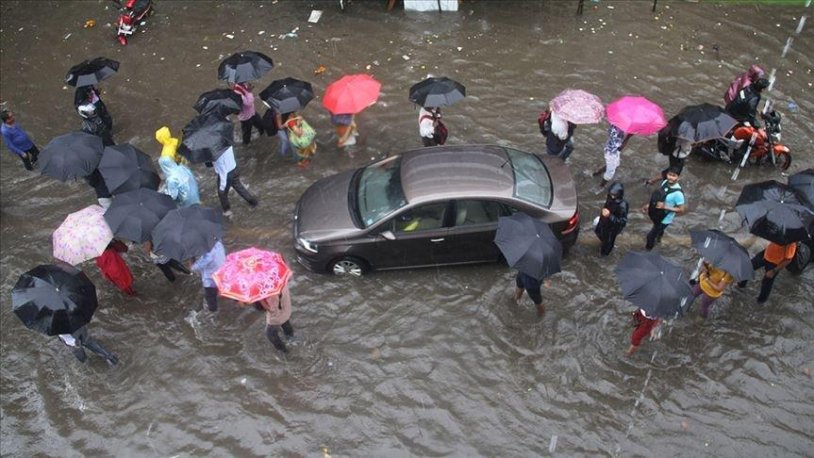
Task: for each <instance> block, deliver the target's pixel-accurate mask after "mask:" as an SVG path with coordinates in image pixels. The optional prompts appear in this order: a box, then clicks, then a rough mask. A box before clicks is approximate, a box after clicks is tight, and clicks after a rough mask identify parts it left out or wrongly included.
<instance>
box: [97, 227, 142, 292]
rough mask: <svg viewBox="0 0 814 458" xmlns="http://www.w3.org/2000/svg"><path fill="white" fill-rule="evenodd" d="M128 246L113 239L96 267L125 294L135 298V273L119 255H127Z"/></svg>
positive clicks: (98, 259)
mask: <svg viewBox="0 0 814 458" xmlns="http://www.w3.org/2000/svg"><path fill="white" fill-rule="evenodd" d="M126 252H127V245H125V244H124V243H122V242H120V241H118V240H116V239H113V241H111V242H110V244H108V246H107V248H105V251H104V252H103V253H102V255H101V256H99V257H98V258H96V265H97V266H98V267H99V270H101V271H102V275H103V276H104V277H105V278H107V279H108V280H110V282H111V283H113V284H114V285H116V287H117V288H119V289H120V290H121V291H122V292H123V293H124V294H127V295H128V296H135V295H136V291H135V290H134V289H133V273H132V272H130V268H129V267H127V264H126V263H125V262H124V259H122V257H121V255H119V253H126Z"/></svg>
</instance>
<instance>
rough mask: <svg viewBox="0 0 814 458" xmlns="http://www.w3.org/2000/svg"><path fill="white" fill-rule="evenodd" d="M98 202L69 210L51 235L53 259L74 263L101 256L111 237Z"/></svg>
mask: <svg viewBox="0 0 814 458" xmlns="http://www.w3.org/2000/svg"><path fill="white" fill-rule="evenodd" d="M104 214H105V209H104V208H102V207H101V206H99V205H91V206H89V207H85V208H83V209H82V210H79V211H78V212H74V213H71V214H70V215H68V217H67V218H65V221H63V222H62V224H60V225H59V227H58V228H57V229H56V230H55V231H54V233H53V234H52V235H51V241H52V243H53V247H54V258H56V259H59V260H61V261H65V262H67V263H68V264H71V265H76V264H79V263H80V262H85V261H87V260H89V259H94V258H96V257H98V256H101V254H102V252H103V251H105V248H107V245H108V243H110V241H111V240H113V231H111V230H110V226H108V225H107V221H105V217H104Z"/></svg>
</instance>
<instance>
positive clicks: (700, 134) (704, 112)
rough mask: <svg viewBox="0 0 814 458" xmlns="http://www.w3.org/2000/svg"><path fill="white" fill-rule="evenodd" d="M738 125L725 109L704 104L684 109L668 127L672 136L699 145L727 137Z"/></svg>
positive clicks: (668, 122)
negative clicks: (699, 143)
mask: <svg viewBox="0 0 814 458" xmlns="http://www.w3.org/2000/svg"><path fill="white" fill-rule="evenodd" d="M737 123H738V121H737V120H735V118H733V117H732V116H729V114H727V113H726V111H724V109H723V108H721V107H719V106H716V105H711V104H709V103H702V104H701V105H690V106H687V107H684V108H682V109H681V111H679V112H678V114H677V115H675V116H673V117H672V118H670V120H669V121H667V127H668V128H669V129H670V135H671V136H673V137H677V138H683V139H685V140H689V141H691V142H693V143H698V142H705V141H707V140H713V139H716V138H721V137H724V136H726V134H728V133H729V131H730V130H732V128H733V127H735V125H736V124H737Z"/></svg>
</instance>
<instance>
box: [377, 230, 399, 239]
mask: <svg viewBox="0 0 814 458" xmlns="http://www.w3.org/2000/svg"><path fill="white" fill-rule="evenodd" d="M379 235H381V236H382V238H384V239H385V240H396V234H394V233H393V231H384V232H382V233H381V234H379Z"/></svg>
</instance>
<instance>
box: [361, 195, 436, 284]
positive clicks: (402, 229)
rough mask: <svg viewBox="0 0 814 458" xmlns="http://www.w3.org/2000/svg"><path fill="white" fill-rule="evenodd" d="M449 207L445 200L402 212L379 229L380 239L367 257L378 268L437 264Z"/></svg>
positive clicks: (371, 247)
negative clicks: (437, 254)
mask: <svg viewBox="0 0 814 458" xmlns="http://www.w3.org/2000/svg"><path fill="white" fill-rule="evenodd" d="M450 207H451V206H450V202H449V201H443V202H434V203H429V204H424V205H420V206H417V207H413V208H406V209H404V210H402V211H400V212H399V213H398V214H396V215H394V216H393V217H391V218H390V219H389V220H388V221H386V222H385V223H383V224H382V225H381V227H380V228H379V229H378V230H377V234H378V239H379V242H377V243H375V244H371V245H370V246H369V247H367V251H368V252H366V253H365V254H364V256H365V258H366V259H368V260H369V261H370V263H371V264H372V265H373V266H374V267H375V268H377V269H388V268H398V267H419V266H429V265H434V264H437V263H438V262H437V261H436V257H437V256H436V253H437V252H438V250H439V247H440V246H442V245H443V244H444V242H445V241H446V233H447V231H448V230H449V229H448V227H447V226H448V222H447V218H448V215H449V214H450V212H449V209H450ZM385 233H389V234H387V235H388V236H389V237H390V238H392V240H390V239H388V237H386V236H385Z"/></svg>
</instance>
